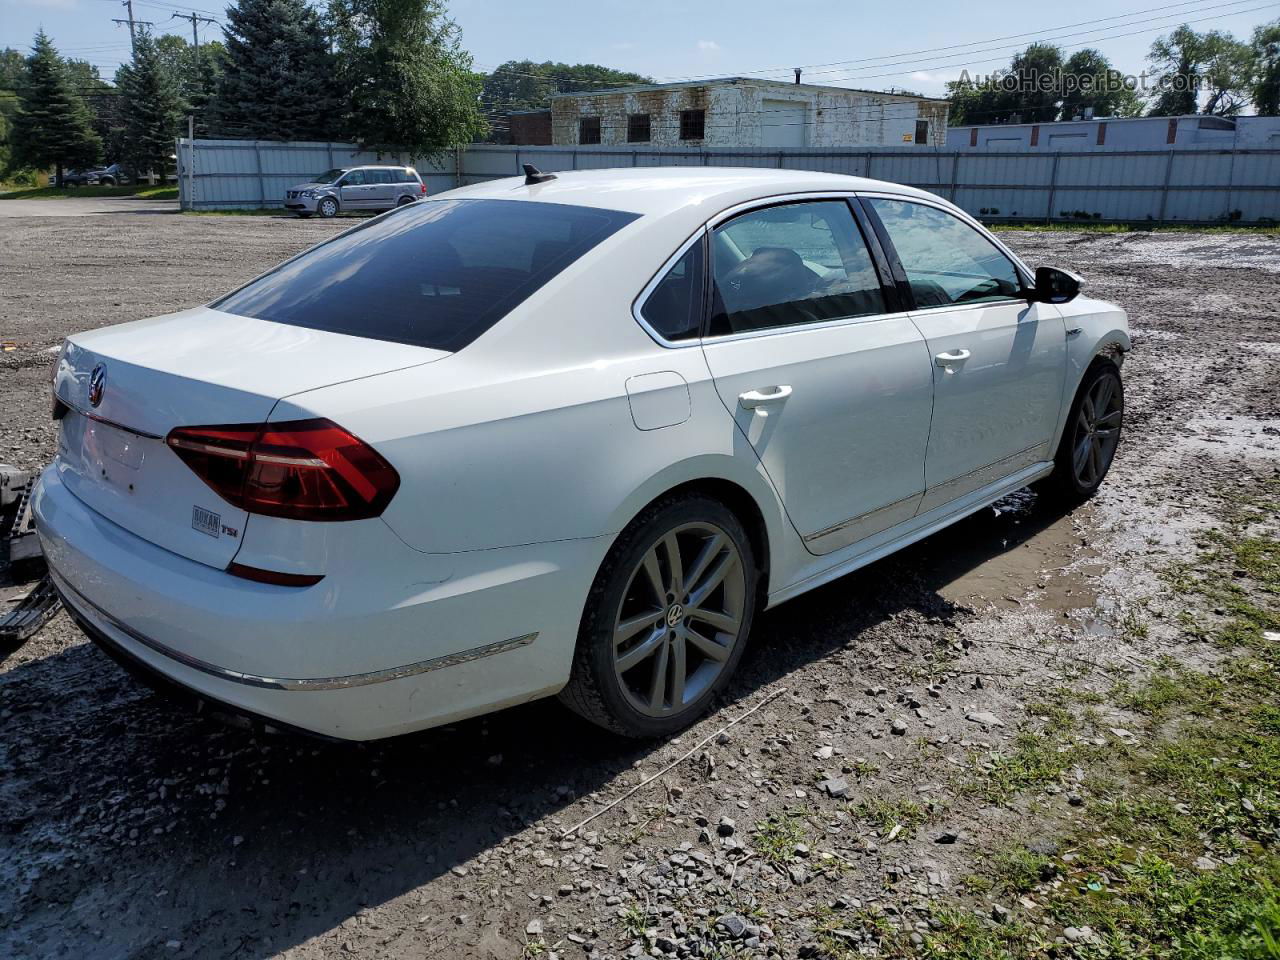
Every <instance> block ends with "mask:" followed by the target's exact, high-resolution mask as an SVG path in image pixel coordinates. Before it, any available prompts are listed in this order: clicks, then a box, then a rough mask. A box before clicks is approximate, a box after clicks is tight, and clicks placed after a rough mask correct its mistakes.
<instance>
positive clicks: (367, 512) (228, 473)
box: [165, 419, 400, 521]
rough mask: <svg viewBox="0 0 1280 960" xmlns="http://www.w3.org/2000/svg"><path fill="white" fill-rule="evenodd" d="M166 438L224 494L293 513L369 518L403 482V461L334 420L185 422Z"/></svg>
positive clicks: (279, 513)
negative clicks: (399, 468) (399, 469)
mask: <svg viewBox="0 0 1280 960" xmlns="http://www.w3.org/2000/svg"><path fill="white" fill-rule="evenodd" d="M165 443H167V444H168V445H169V447H170V448H171V449H172V450H173V452H174V453H176V454H177V455H178V456H179V457H181V458H182V460H183V462H184V463H186V465H187V466H189V467H190V468H191V469H192V470H194V471H195V472H196V475H197V476H199V477H200V479H201V480H203V481H204V482H205V483H207V484H208V485H209V486H210V487H211V488H212V489H213V490H214V491H215V492H216V493H217V494H218V495H219V496H220V497H222V498H223V499H224V500H226V501H227V502H228V503H231V504H233V505H235V506H237V507H239V508H240V509H242V510H247V511H248V512H250V513H257V514H262V515H263V516H268V517H284V518H286V519H289V520H329V521H332V520H365V519H368V518H369V517H376V516H378V515H379V514H380V513H382V511H383V510H385V509H386V506H387V504H388V503H390V502H391V498H392V497H394V496H395V493H396V490H397V489H399V487H400V475H399V474H397V473H396V471H395V468H394V467H392V466H391V464H389V463H387V461H386V460H384V459H382V457H381V456H380V455H379V454H378V452H377V451H376V450H374V449H373V448H372V447H370V446H369V445H368V444H367V443H365V442H364V441H363V440H360V439H359V438H358V437H354V436H352V435H351V434H350V433H348V432H347V431H346V430H343V429H342V428H341V427H340V426H338V425H337V424H336V423H333V422H332V421H330V420H320V419H317V420H293V421H289V422H287V423H263V424H236V425H231V426H217V427H178V428H176V429H174V430H172V431H170V433H169V436H168V437H166V438H165Z"/></svg>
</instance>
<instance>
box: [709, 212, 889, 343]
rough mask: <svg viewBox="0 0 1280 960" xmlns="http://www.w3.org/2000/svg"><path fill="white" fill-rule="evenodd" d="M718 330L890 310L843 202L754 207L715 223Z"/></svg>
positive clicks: (725, 331) (714, 313)
mask: <svg viewBox="0 0 1280 960" xmlns="http://www.w3.org/2000/svg"><path fill="white" fill-rule="evenodd" d="M712 261H713V265H714V266H713V272H714V277H715V287H714V294H715V296H714V304H713V310H712V317H711V334H712V335H723V334H731V333H744V332H747V331H751V330H762V329H767V328H770V327H785V326H792V325H794V324H802V323H818V322H821V321H824V320H836V319H842V318H846V317H862V316H869V315H872V314H879V313H884V312H885V303H884V295H883V293H882V291H881V289H880V278H879V276H878V275H877V273H876V270H875V266H874V265H873V264H872V261H871V256H870V254H869V253H868V252H867V245H866V243H865V242H864V241H863V239H862V234H861V232H860V231H859V230H858V225H857V223H856V222H855V221H854V219H853V214H852V213H851V212H850V210H849V206H848V204H846V203H845V202H844V201H843V200H816V201H809V202H803V203H788V204H783V205H780V206H776V207H768V208H766V209H763V210H753V211H751V212H750V213H744V214H742V215H741V216H739V217H735V218H734V219H732V220H730V221H729V222H728V223H725V224H722V225H721V226H719V227H717V228H716V231H715V233H714V234H713V237H712Z"/></svg>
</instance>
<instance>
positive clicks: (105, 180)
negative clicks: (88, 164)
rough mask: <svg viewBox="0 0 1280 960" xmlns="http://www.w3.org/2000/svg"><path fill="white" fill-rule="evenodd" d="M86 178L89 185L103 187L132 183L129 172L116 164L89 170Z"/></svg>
mask: <svg viewBox="0 0 1280 960" xmlns="http://www.w3.org/2000/svg"><path fill="white" fill-rule="evenodd" d="M87 176H88V177H89V182H90V183H96V184H100V185H101V186H104V187H114V186H123V185H124V184H127V183H132V182H133V177H132V176H131V175H130V173H129V171H128V170H126V169H125V168H124V167H122V166H121V165H120V164H118V163H113V164H110V165H108V166H105V167H99V168H97V169H95V170H90V171H89V172H88V173H87Z"/></svg>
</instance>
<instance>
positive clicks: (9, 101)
mask: <svg viewBox="0 0 1280 960" xmlns="http://www.w3.org/2000/svg"><path fill="white" fill-rule="evenodd" d="M26 85H27V58H26V57H24V56H23V55H22V54H21V53H19V52H18V51H17V50H14V49H13V48H12V47H5V48H4V49H3V50H0V174H5V173H9V172H11V167H10V162H9V161H10V157H9V154H10V150H11V147H12V140H13V117H14V114H16V113H17V112H18V90H19V89H20V88H22V87H25V86H26Z"/></svg>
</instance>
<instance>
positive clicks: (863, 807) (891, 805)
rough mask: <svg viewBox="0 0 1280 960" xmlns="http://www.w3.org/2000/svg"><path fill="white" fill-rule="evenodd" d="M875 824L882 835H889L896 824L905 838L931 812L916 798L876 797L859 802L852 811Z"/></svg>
mask: <svg viewBox="0 0 1280 960" xmlns="http://www.w3.org/2000/svg"><path fill="white" fill-rule="evenodd" d="M852 812H853V813H855V814H856V815H857V816H859V817H861V818H863V819H864V820H870V821H871V823H872V824H874V825H875V828H876V830H877V831H878V832H879V834H880V836H882V837H887V836H888V835H889V834H890V833H892V832H893V828H894V827H896V826H900V827H902V830H901V831H899V834H898V835H899V836H900V837H902V838H903V839H904V840H905V839H906V838H907V837H909V836H911V834H913V833H914V832H915V830H916V828H917V827H919V826H920V825H921V824H923V823H925V822H926V821H927V820H928V819H929V812H928V811H927V810H925V808H923V807H921V806H920V805H919V804H918V803H916V802H915V801H914V800H886V799H883V798H880V797H876V798H875V799H872V800H866V801H863V802H862V803H859V804H858V805H857V807H856V808H854V809H853V811H852Z"/></svg>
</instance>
